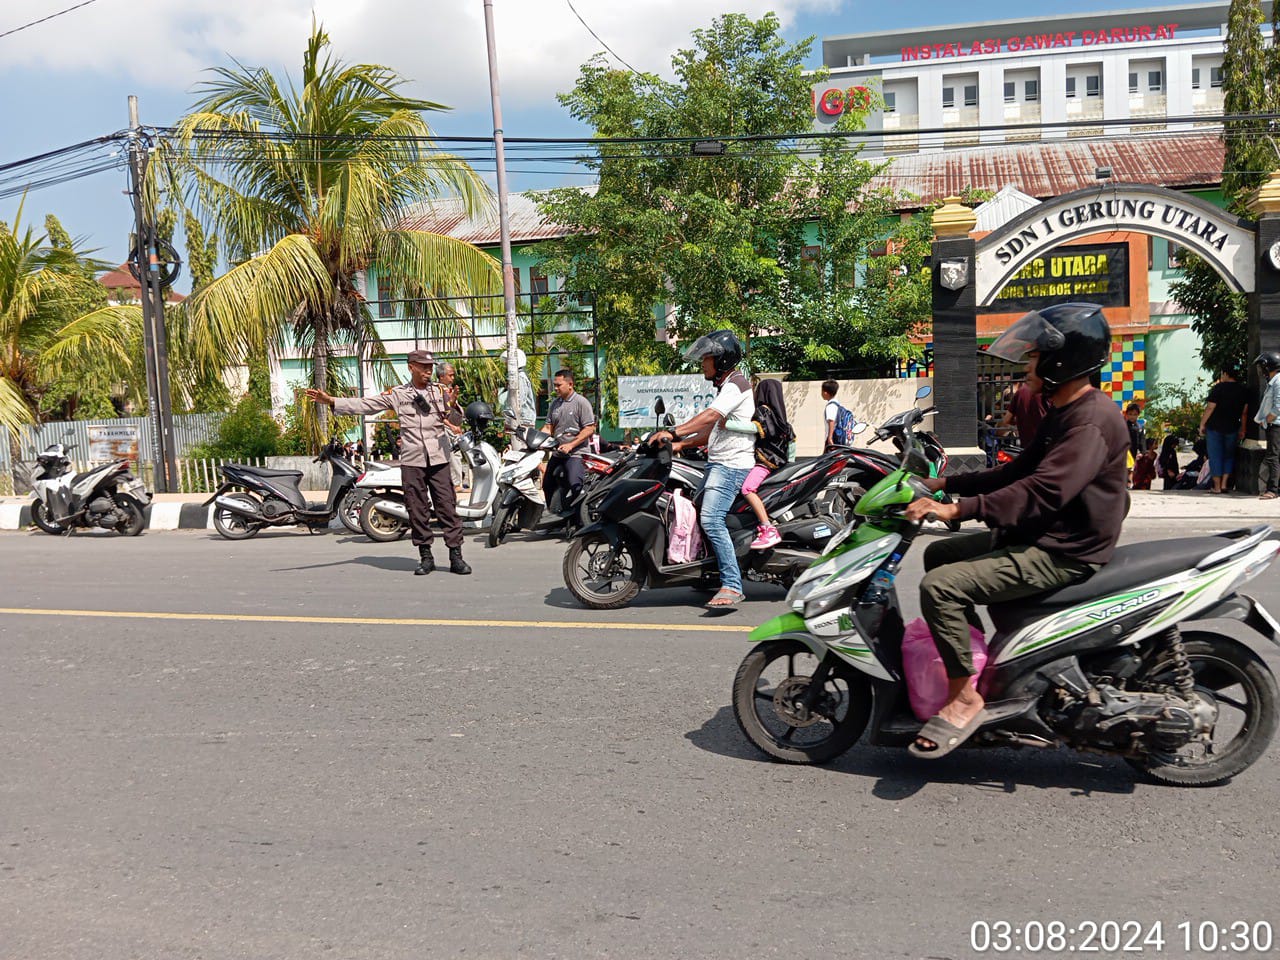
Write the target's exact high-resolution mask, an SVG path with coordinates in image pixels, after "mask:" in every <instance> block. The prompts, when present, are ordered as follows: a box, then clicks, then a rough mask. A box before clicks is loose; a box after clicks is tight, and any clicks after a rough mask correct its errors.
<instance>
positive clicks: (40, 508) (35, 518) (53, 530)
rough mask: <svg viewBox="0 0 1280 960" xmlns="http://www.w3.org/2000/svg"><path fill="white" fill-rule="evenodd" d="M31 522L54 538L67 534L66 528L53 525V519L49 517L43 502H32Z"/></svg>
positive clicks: (46, 506)
mask: <svg viewBox="0 0 1280 960" xmlns="http://www.w3.org/2000/svg"><path fill="white" fill-rule="evenodd" d="M31 520H32V522H33V523H34V524H35V525H36V526H37V527H39V528H40V529H41V530H43V531H44V532H45V533H49V534H52V535H53V536H55V537H56V536H58V535H60V534H63V533H66V532H67V528H66V527H64V526H61V525H60V524H57V523H55V522H54V521H53V518H52V517H51V516H49V507H48V505H47V504H46V503H45V502H44V501H43V500H33V501H32V503H31Z"/></svg>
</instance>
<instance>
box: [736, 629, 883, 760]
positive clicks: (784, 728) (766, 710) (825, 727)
mask: <svg viewBox="0 0 1280 960" xmlns="http://www.w3.org/2000/svg"><path fill="white" fill-rule="evenodd" d="M828 656H833V655H832V654H828ZM819 662H820V661H819V659H818V658H817V657H816V656H815V655H814V653H813V651H812V650H810V649H809V648H808V647H807V646H806V645H805V644H804V643H803V642H802V641H800V640H796V639H791V638H781V639H778V640H766V641H765V642H764V643H761V644H759V645H758V646H756V647H755V648H754V649H753V650H752V651H751V652H750V653H748V654H747V656H746V658H745V659H744V660H743V661H742V665H741V666H740V667H738V674H737V676H735V677H734V678H733V715H734V716H735V717H736V718H737V720H738V726H739V727H740V728H741V729H742V732H743V734H745V735H746V738H747V739H748V740H750V741H751V742H752V743H753V744H754V745H755V746H756V747H758V748H759V749H760V750H762V751H763V752H764V753H766V754H768V755H769V756H770V757H772V758H773V759H775V760H781V761H783V762H784V763H825V762H826V761H828V760H833V759H835V758H836V757H838V756H840V754H842V753H844V752H845V751H846V750H848V749H849V748H850V747H852V746H853V745H854V744H855V743H857V742H858V738H859V737H861V736H862V732H863V731H864V730H865V729H866V728H867V722H868V720H870V718H871V687H870V684H868V682H867V680H866V678H865V677H863V676H862V674H860V673H858V672H857V671H856V670H854V669H853V668H851V667H848V666H846V665H845V664H844V663H843V662H840V661H837V662H836V663H835V665H834V666H833V667H832V669H831V673H830V676H829V677H828V678H827V681H826V683H824V684H823V689H822V692H821V693H820V694H819V695H818V699H817V700H816V702H815V703H814V704H813V707H812V709H809V708H807V707H806V706H805V705H804V703H803V702H802V701H803V700H804V698H805V694H806V693H807V692H808V691H809V687H810V685H811V683H812V681H813V675H814V672H815V671H816V670H817V669H818V664H819Z"/></svg>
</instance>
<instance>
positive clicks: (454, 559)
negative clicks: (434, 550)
mask: <svg viewBox="0 0 1280 960" xmlns="http://www.w3.org/2000/svg"><path fill="white" fill-rule="evenodd" d="M449 572H450V573H461V574H463V575H464V576H465V575H466V574H468V573H470V572H471V565H470V564H469V563H467V561H465V560H463V559H462V548H461V547H450V548H449Z"/></svg>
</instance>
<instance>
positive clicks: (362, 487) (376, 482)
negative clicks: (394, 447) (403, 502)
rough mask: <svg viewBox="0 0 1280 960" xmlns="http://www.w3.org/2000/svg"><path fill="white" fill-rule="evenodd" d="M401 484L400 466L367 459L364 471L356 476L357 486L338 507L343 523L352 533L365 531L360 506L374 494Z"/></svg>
mask: <svg viewBox="0 0 1280 960" xmlns="http://www.w3.org/2000/svg"><path fill="white" fill-rule="evenodd" d="M399 486H400V466H399V464H396V465H394V466H393V465H392V464H389V463H379V462H378V461H377V460H366V461H365V464H364V473H362V474H360V476H359V477H357V478H356V483H355V486H353V487H352V488H351V489H350V490H348V491H347V495H346V496H345V497H343V498H342V503H341V505H340V506H339V507H338V518H339V519H340V520H341V521H342V525H343V526H344V527H346V528H347V529H348V530H349V531H351V532H352V533H363V532H364V531H363V530H361V529H360V508H361V507H363V506H364V502H365V501H366V500H368V499H369V497H370V496H371V495H372V494H375V493H382V492H383V491H384V490H388V489H392V488H396V487H399Z"/></svg>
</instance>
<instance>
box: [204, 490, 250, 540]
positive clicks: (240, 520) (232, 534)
mask: <svg viewBox="0 0 1280 960" xmlns="http://www.w3.org/2000/svg"><path fill="white" fill-rule="evenodd" d="M227 499H228V500H238V501H240V502H241V503H243V504H245V505H247V506H251V507H253V508H254V509H257V508H258V506H259V503H258V501H257V500H255V499H254V498H253V497H251V496H249V495H248V494H247V493H229V494H227ZM213 529H215V530H217V531H218V533H220V534H221V535H222V536H224V537H226V538H227V539H228V540H248V539H249V538H250V537H256V536H257V535H258V531H259V530H261V529H262V524H261V523H255V522H254V521H252V520H250V519H249V518H248V517H245V516H241V515H240V514H238V513H234V512H232V511H230V510H228V509H227V508H226V507H218V506H215V507H214V508H213Z"/></svg>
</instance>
